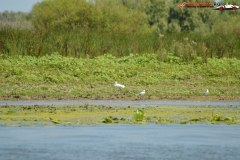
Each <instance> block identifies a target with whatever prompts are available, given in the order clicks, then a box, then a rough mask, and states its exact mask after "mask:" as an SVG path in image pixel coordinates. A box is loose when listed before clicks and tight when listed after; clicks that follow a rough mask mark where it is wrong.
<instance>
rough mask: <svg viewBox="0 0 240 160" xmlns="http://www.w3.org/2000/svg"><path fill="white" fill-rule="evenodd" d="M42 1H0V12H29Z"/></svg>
mask: <svg viewBox="0 0 240 160" xmlns="http://www.w3.org/2000/svg"><path fill="white" fill-rule="evenodd" d="M41 1H42V0H0V12H4V11H6V10H8V11H14V12H18V11H21V12H30V11H31V9H32V6H33V5H34V4H36V3H37V2H41Z"/></svg>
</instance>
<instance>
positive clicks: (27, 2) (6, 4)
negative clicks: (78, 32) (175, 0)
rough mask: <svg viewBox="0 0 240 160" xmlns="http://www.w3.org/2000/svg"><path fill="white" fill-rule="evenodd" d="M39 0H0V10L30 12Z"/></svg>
mask: <svg viewBox="0 0 240 160" xmlns="http://www.w3.org/2000/svg"><path fill="white" fill-rule="evenodd" d="M41 1H42V0H0V12H4V11H6V10H8V11H14V12H18V11H21V12H30V11H31V9H32V6H33V5H34V4H36V3H37V2H41ZM204 1H205V0H204ZM218 1H220V0H215V2H218ZM186 2H191V0H186ZM208 2H213V0H209V1H208Z"/></svg>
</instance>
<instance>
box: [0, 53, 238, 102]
mask: <svg viewBox="0 0 240 160" xmlns="http://www.w3.org/2000/svg"><path fill="white" fill-rule="evenodd" d="M239 66H240V61H239V60H237V59H226V58H222V59H215V58H212V59H207V63H205V60H202V59H201V58H197V59H196V60H194V61H193V62H192V63H187V62H185V61H184V60H182V59H180V58H178V57H174V56H171V54H163V55H162V56H159V55H155V54H144V55H137V54H131V55H129V56H125V57H121V58H116V57H114V56H112V55H109V54H106V55H103V56H98V57H96V58H93V59H90V58H70V57H63V56H60V55H58V54H52V55H46V56H43V57H38V58H37V57H30V56H20V57H11V58H7V59H0V72H1V74H0V96H1V99H11V98H17V99H47V98H50V99H185V98H186V99H240V89H239V88H240V83H239V82H240V68H239ZM114 81H117V82H119V83H122V84H124V85H125V86H126V87H125V88H124V89H122V90H118V89H117V88H114V86H113V83H114ZM207 88H208V89H209V91H210V94H209V95H208V96H202V94H203V92H204V91H205V90H206V89H207ZM144 89H145V90H146V94H145V95H144V96H143V97H136V96H135V94H137V93H139V92H140V91H142V90H144Z"/></svg>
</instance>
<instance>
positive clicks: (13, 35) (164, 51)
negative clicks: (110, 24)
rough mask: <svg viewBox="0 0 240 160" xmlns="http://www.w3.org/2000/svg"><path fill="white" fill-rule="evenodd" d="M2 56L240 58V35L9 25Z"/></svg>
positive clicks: (3, 31) (1, 39)
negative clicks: (108, 54) (22, 27)
mask: <svg viewBox="0 0 240 160" xmlns="http://www.w3.org/2000/svg"><path fill="white" fill-rule="evenodd" d="M0 35H1V37H0V54H1V57H9V56H17V55H29V56H44V55H46V54H51V53H53V52H58V53H59V54H60V55H62V56H67V57H68V56H69V57H89V58H93V57H96V56H99V55H103V54H106V53H110V54H112V55H114V56H117V57H122V56H127V55H130V54H131V53H138V54H144V53H154V54H156V55H158V56H159V58H160V59H161V60H162V61H165V60H166V59H167V57H168V56H175V57H179V58H180V59H182V60H184V61H186V62H191V61H193V60H196V58H197V57H201V58H203V59H204V61H205V62H207V58H223V57H226V58H238V59H239V58H240V54H239V53H240V40H239V39H240V38H239V36H240V35H239V32H238V31H237V30H232V31H231V32H230V33H229V34H225V33H221V32H218V33H217V32H209V33H206V34H202V33H196V32H192V33H165V34H160V35H158V34H155V33H138V34H130V35H128V34H126V33H114V32H112V31H103V30H102V31H99V30H93V29H92V30H90V29H72V30H68V31H62V30H59V31H58V30H51V31H34V30H29V29H16V28H11V27H3V28H0Z"/></svg>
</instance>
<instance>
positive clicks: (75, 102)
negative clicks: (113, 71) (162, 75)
mask: <svg viewBox="0 0 240 160" xmlns="http://www.w3.org/2000/svg"><path fill="white" fill-rule="evenodd" d="M6 104H8V105H52V104H53V105H83V104H95V105H109V106H119V107H120V106H128V105H130V106H136V107H145V106H163V105H164V106H166V105H167V106H199V105H201V106H205V105H209V106H228V105H229V106H240V101H187V100H182V101H180V100H167V101H166V100H165V101H164V100H162V101H159V100H144V101H128V100H47V101H44V100H42V101H41V100H30V101H0V106H1V105H6Z"/></svg>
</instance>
